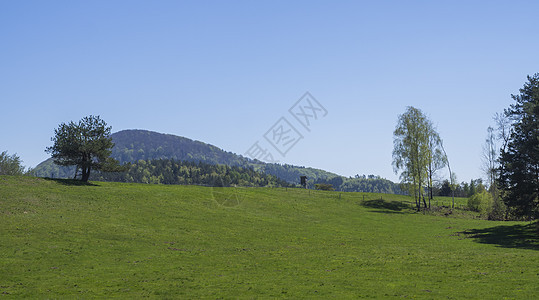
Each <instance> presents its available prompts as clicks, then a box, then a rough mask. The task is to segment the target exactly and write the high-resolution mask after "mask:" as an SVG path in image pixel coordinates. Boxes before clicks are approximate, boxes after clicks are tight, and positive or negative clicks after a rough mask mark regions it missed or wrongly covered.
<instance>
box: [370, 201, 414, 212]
mask: <svg viewBox="0 0 539 300" xmlns="http://www.w3.org/2000/svg"><path fill="white" fill-rule="evenodd" d="M361 205H362V206H365V207H369V208H376V209H382V210H386V211H387V210H388V211H390V212H388V213H394V212H400V211H401V210H403V209H407V208H410V206H409V205H408V204H404V203H402V202H397V201H386V200H383V199H376V200H367V201H363V202H362V203H361Z"/></svg>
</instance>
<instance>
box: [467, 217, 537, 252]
mask: <svg viewBox="0 0 539 300" xmlns="http://www.w3.org/2000/svg"><path fill="white" fill-rule="evenodd" d="M461 233H463V234H465V235H467V236H468V237H469V238H473V239H476V241H477V242H478V243H482V244H492V245H498V246H499V247H504V248H521V249H531V250H539V232H538V229H537V224H534V223H530V224H527V225H501V226H495V227H490V228H484V229H469V230H466V231H463V232H461Z"/></svg>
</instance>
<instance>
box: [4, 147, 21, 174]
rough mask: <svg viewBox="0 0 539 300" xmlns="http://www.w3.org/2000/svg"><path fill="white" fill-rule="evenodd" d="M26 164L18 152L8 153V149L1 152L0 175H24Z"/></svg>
mask: <svg viewBox="0 0 539 300" xmlns="http://www.w3.org/2000/svg"><path fill="white" fill-rule="evenodd" d="M23 173H24V166H22V161H21V159H20V158H19V157H18V156H17V154H12V155H8V153H7V151H4V152H2V153H0V175H22V174H23Z"/></svg>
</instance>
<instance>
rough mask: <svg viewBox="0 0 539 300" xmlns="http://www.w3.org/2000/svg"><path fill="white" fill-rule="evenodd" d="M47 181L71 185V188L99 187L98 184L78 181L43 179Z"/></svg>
mask: <svg viewBox="0 0 539 300" xmlns="http://www.w3.org/2000/svg"><path fill="white" fill-rule="evenodd" d="M43 179H45V180H50V181H55V182H57V183H59V184H61V185H69V186H98V185H97V184H93V183H91V182H84V181H80V180H77V179H61V178H49V177H43Z"/></svg>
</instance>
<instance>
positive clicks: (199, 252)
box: [0, 176, 539, 299]
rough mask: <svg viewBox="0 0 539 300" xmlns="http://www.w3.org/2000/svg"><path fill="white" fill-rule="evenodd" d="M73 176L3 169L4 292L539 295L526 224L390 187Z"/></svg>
mask: <svg viewBox="0 0 539 300" xmlns="http://www.w3.org/2000/svg"><path fill="white" fill-rule="evenodd" d="M73 183H74V182H71V181H54V180H46V179H39V178H31V177H9V176H0V237H1V242H0V271H1V272H0V294H3V296H7V297H10V296H11V297H17V298H20V297H31V298H66V297H67V298H93V297H98V298H109V297H120V298H142V297H152V298H193V299H195V298H208V299H209V298H211V299H220V298H225V299H230V298H273V297H287V298H327V297H331V298H336V299H340V298H362V297H366V298H373V297H376V298H390V297H399V298H403V297H406V298H453V299H462V298H476V299H477V298H480V299H488V298H495V299H503V298H509V299H513V298H519V299H534V298H536V297H537V295H539V251H538V250H539V241H538V238H537V235H536V233H535V231H534V230H535V227H534V226H535V225H534V224H532V225H530V224H529V223H522V222H490V221H484V220H476V219H470V218H468V219H459V218H455V217H453V216H452V215H450V216H448V217H445V216H431V215H424V214H422V213H416V212H414V211H413V210H410V209H408V208H407V207H406V205H404V204H403V203H404V202H405V201H410V199H409V198H407V197H404V196H395V195H379V194H378V195H376V194H361V193H339V192H322V191H308V190H302V189H284V188H279V189H271V188H210V187H199V186H164V185H143V184H121V183H103V182H94V183H93V184H94V185H76V184H73ZM364 197H365V200H364ZM380 198H381V200H380Z"/></svg>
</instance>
